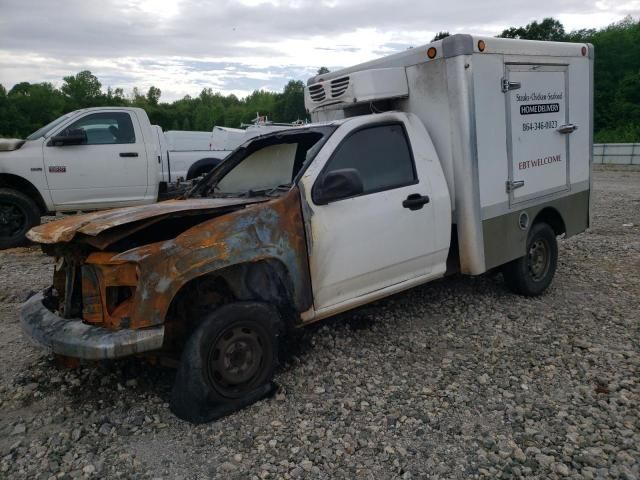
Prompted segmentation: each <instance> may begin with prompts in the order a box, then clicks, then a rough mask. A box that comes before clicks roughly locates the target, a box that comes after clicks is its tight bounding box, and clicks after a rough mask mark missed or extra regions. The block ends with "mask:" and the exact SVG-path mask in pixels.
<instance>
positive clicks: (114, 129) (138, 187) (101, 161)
mask: <svg viewBox="0 0 640 480" xmlns="http://www.w3.org/2000/svg"><path fill="white" fill-rule="evenodd" d="M79 131H83V132H84V134H85V135H86V141H85V142H83V143H82V144H79V145H59V144H56V143H55V142H54V141H53V138H54V137H55V136H56V135H65V134H66V133H68V132H75V133H77V132H79ZM43 149H44V151H43V156H44V164H45V165H44V167H45V174H46V175H47V182H48V184H49V189H50V191H51V197H52V200H53V203H54V204H55V206H56V209H59V210H65V209H66V210H68V209H78V210H82V209H83V208H86V209H92V208H108V207H111V206H118V205H119V204H123V203H126V204H131V203H136V202H137V201H143V200H144V198H145V194H146V193H147V186H148V179H147V168H148V165H147V152H146V149H145V142H144V140H143V138H142V132H141V129H140V125H139V123H138V119H137V118H136V116H135V115H132V114H131V113H130V112H127V111H106V112H95V113H88V114H86V115H84V116H83V117H81V118H79V119H76V120H74V121H73V122H71V123H70V124H67V125H64V126H63V127H61V129H59V130H58V131H57V132H56V133H54V134H53V135H52V136H51V137H50V138H49V139H48V141H47V142H46V143H45V144H44V146H43Z"/></svg>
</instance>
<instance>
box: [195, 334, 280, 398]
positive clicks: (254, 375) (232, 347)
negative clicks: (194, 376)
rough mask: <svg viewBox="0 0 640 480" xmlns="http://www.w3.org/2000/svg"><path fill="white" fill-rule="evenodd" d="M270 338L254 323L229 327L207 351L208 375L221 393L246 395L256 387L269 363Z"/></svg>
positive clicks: (232, 396)
mask: <svg viewBox="0 0 640 480" xmlns="http://www.w3.org/2000/svg"><path fill="white" fill-rule="evenodd" d="M266 345H267V338H266V336H265V333H264V332H263V330H262V329H260V328H257V327H256V326H255V325H252V324H250V323H242V324H236V325H232V326H230V327H229V328H227V329H225V330H224V331H223V332H222V333H221V334H220V335H218V337H217V338H216V340H215V341H214V342H213V344H212V345H210V347H209V348H208V350H207V356H206V362H207V377H208V380H209V382H210V384H211V386H212V387H213V388H214V389H215V390H217V391H218V392H219V393H220V394H221V395H224V396H225V397H230V398H238V397H242V396H243V395H244V394H245V393H246V392H249V391H251V390H253V389H254V388H256V387H257V386H258V385H259V383H260V379H261V376H262V373H263V368H264V366H265V362H266V360H267V359H266V354H267V351H268V348H267V346H266Z"/></svg>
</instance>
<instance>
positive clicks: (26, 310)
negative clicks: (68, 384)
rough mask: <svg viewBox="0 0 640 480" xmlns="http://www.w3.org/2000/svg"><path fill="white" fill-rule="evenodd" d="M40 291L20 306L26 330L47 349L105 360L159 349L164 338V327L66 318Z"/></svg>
mask: <svg viewBox="0 0 640 480" xmlns="http://www.w3.org/2000/svg"><path fill="white" fill-rule="evenodd" d="M43 300H44V293H43V292H40V293H38V294H36V295H34V296H33V297H31V298H30V299H29V300H27V301H26V302H25V303H24V304H23V305H22V307H21V308H20V323H21V324H22V330H23V331H24V333H25V334H26V335H27V336H28V337H29V338H30V339H32V340H33V341H35V342H36V343H38V344H39V345H41V346H43V347H45V348H46V349H47V350H49V351H51V352H53V353H56V354H59V355H65V356H68V357H75V358H83V359H87V360H103V359H111V358H121V357H127V356H129V355H134V354H136V353H142V352H148V351H151V350H158V349H160V348H161V347H162V342H163V340H164V326H163V325H160V326H158V327H151V328H144V329H140V330H131V329H122V330H109V329H107V328H103V327H96V326H93V325H87V324H86V323H83V322H82V320H80V319H75V318H72V319H68V318H62V317H59V316H58V315H56V314H54V313H52V312H51V311H50V310H48V309H47V307H45V306H44V304H43Z"/></svg>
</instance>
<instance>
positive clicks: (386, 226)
mask: <svg viewBox="0 0 640 480" xmlns="http://www.w3.org/2000/svg"><path fill="white" fill-rule="evenodd" d="M350 127H351V130H349V128H348V127H347V126H346V125H344V126H343V127H342V128H341V129H339V130H338V132H336V133H335V134H334V136H333V137H332V138H331V139H330V140H331V141H330V142H328V143H327V145H325V148H324V149H323V151H321V152H320V153H319V155H318V157H317V158H316V161H315V162H314V163H315V164H316V168H310V171H308V172H307V174H306V175H305V177H303V184H304V192H305V195H306V200H307V202H308V203H309V204H310V205H311V206H312V207H311V208H312V210H313V213H312V214H311V215H310V231H311V235H312V240H311V251H310V260H309V261H310V268H311V276H312V287H313V294H314V308H315V310H316V311H319V310H322V309H327V308H330V307H332V306H335V305H337V304H342V303H345V302H349V301H350V300H353V299H357V298H358V297H362V296H364V295H367V294H370V293H372V292H375V291H378V290H382V289H385V288H388V287H391V286H392V285H395V284H398V283H401V282H405V281H407V280H411V279H415V278H418V277H423V276H426V275H428V274H429V272H430V271H431V270H432V265H433V261H432V260H431V259H430V256H431V255H433V254H434V252H435V251H436V250H438V249H439V247H438V246H436V242H437V241H436V238H437V228H438V227H437V226H436V225H435V215H434V210H433V205H432V204H431V203H427V204H425V205H424V206H423V207H422V208H421V209H419V210H410V209H408V208H404V207H403V201H404V200H406V199H407V197H408V196H409V195H411V194H419V195H423V196H424V195H430V194H431V187H430V185H429V179H428V176H427V173H426V169H425V167H424V163H422V162H417V164H416V171H415V173H416V175H417V179H416V180H415V183H414V184H411V185H404V186H399V187H398V188H389V189H386V190H383V191H378V192H373V193H368V194H364V195H361V196H357V197H354V198H348V199H343V200H339V201H335V202H333V203H329V204H327V205H314V204H313V200H312V193H311V192H312V187H313V184H314V182H315V181H316V179H317V178H319V176H320V175H321V174H320V170H319V168H318V166H317V164H321V165H320V167H322V164H324V163H325V162H326V161H327V158H324V159H323V158H322V157H323V155H324V156H325V157H326V156H327V155H328V153H327V151H328V152H329V154H330V153H331V152H332V151H333V148H334V147H336V146H337V148H336V150H338V148H340V147H339V146H338V145H340V143H339V142H342V141H343V140H344V139H345V137H347V136H348V134H349V133H350V131H353V130H356V129H358V127H360V125H359V121H358V120H353V121H352V124H351V125H350ZM407 131H408V132H411V129H410V128H407ZM388 161H389V162H394V158H393V155H389V158H388ZM447 227H448V226H447ZM445 256H446V254H445Z"/></svg>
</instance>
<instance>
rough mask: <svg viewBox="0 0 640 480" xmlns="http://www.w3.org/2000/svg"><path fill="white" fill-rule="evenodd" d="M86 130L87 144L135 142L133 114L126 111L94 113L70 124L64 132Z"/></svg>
mask: <svg viewBox="0 0 640 480" xmlns="http://www.w3.org/2000/svg"><path fill="white" fill-rule="evenodd" d="M78 129H81V130H84V131H85V133H86V134H87V143H86V144H87V145H113V144H125V143H135V142H136V135H135V133H134V130H133V123H132V122H131V116H130V115H129V114H128V113H125V112H101V113H92V114H90V115H87V116H85V117H82V118H81V119H80V120H78V121H76V122H73V123H72V124H71V125H69V126H68V127H67V128H66V129H65V130H64V132H61V133H63V134H64V133H65V132H67V131H71V130H78Z"/></svg>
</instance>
